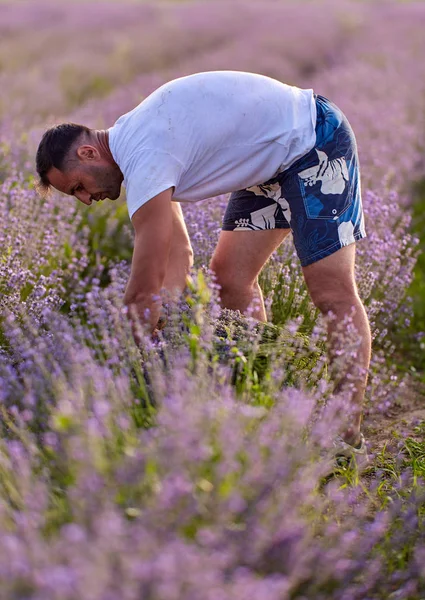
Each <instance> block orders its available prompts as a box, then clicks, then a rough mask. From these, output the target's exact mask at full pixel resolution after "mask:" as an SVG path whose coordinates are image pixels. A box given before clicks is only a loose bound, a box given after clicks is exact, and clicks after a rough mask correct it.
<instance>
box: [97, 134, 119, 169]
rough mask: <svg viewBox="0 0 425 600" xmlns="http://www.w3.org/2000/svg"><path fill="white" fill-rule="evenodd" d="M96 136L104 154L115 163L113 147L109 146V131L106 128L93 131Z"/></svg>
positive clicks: (100, 149)
mask: <svg viewBox="0 0 425 600" xmlns="http://www.w3.org/2000/svg"><path fill="white" fill-rule="evenodd" d="M93 135H94V137H95V138H96V141H97V143H98V148H99V151H100V152H101V153H102V155H103V156H104V157H105V158H107V159H109V160H110V161H111V162H113V163H115V160H114V157H113V156H112V152H111V149H110V147H109V132H108V131H106V130H105V129H99V130H96V131H94V132H93Z"/></svg>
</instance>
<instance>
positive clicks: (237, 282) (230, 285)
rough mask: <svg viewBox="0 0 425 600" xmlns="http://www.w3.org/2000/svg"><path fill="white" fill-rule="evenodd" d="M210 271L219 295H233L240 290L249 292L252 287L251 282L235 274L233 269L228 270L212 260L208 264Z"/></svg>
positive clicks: (223, 265) (225, 266) (224, 265)
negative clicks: (217, 286) (218, 287)
mask: <svg viewBox="0 0 425 600" xmlns="http://www.w3.org/2000/svg"><path fill="white" fill-rule="evenodd" d="M210 269H211V271H213V273H214V276H215V280H216V283H217V284H218V285H219V286H220V295H221V296H223V295H227V294H234V293H236V292H240V291H242V290H250V289H252V287H253V283H255V282H252V281H248V280H247V279H246V278H245V277H243V276H241V274H240V273H235V271H234V269H229V267H228V266H227V265H226V264H223V263H221V262H219V261H215V260H214V259H213V260H212V261H211V263H210Z"/></svg>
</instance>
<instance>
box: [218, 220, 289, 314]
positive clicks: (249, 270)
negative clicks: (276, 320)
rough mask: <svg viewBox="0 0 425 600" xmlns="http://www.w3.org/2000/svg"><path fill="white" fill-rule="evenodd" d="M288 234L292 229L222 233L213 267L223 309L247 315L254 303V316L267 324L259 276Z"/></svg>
mask: <svg viewBox="0 0 425 600" xmlns="http://www.w3.org/2000/svg"><path fill="white" fill-rule="evenodd" d="M288 233H289V229H268V230H264V231H263V230H262V231H222V232H221V233H220V237H219V240H218V244H217V247H216V249H215V252H214V255H213V257H212V259H211V264H210V267H211V270H212V271H214V273H215V274H216V277H217V283H218V284H219V285H220V287H221V290H220V300H221V305H222V306H223V307H224V308H230V309H232V310H240V311H241V312H243V313H245V312H246V311H247V310H248V308H249V307H250V306H251V307H252V305H253V302H255V303H256V306H255V307H254V310H253V311H252V312H250V314H251V316H252V317H253V318H254V319H257V320H258V321H267V316H266V311H265V307H264V300H263V294H262V292H261V289H260V286H259V285H258V275H259V273H260V271H261V269H262V268H263V266H264V264H265V263H266V262H267V260H268V259H269V257H270V255H271V254H272V252H274V250H276V248H277V247H278V246H279V245H280V244H281V243H282V241H283V239H284V238H285V237H286V236H287V235H288Z"/></svg>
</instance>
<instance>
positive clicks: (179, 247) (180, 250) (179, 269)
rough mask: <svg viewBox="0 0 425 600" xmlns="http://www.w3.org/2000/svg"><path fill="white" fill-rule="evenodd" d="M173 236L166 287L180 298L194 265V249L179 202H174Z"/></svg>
mask: <svg viewBox="0 0 425 600" xmlns="http://www.w3.org/2000/svg"><path fill="white" fill-rule="evenodd" d="M171 205H172V212H173V236H172V240H171V247H170V253H169V256H168V264H167V273H166V275H165V280H164V287H165V288H166V290H167V291H168V292H169V293H170V294H171V297H172V298H174V299H177V298H179V296H180V294H181V292H182V291H183V290H184V288H185V286H186V278H187V276H188V274H189V271H190V268H191V267H192V265H193V251H192V246H191V244H190V240H189V235H188V233H187V229H186V225H185V222H184V217H183V212H182V209H181V206H180V204H179V203H178V202H172V203H171Z"/></svg>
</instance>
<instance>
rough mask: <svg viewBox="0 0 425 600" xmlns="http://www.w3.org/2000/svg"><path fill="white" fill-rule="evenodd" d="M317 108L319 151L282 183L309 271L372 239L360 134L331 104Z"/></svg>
mask: <svg viewBox="0 0 425 600" xmlns="http://www.w3.org/2000/svg"><path fill="white" fill-rule="evenodd" d="M316 105H317V126H316V146H315V147H314V148H313V149H312V150H311V151H310V152H309V153H308V154H306V155H305V156H304V157H303V158H302V159H300V160H299V161H297V163H295V164H294V165H292V167H290V169H288V170H287V171H286V172H284V173H282V179H281V183H282V193H283V195H284V196H285V198H286V199H287V201H288V204H289V206H290V209H291V228H292V231H293V235H294V243H295V247H296V249H297V253H298V256H299V258H300V260H301V265H302V266H303V267H305V266H307V265H310V264H312V263H315V262H316V261H318V260H321V259H323V258H325V257H327V256H330V255H331V254H333V253H334V252H336V251H338V250H340V249H341V248H343V247H344V246H348V245H350V244H353V243H354V242H356V241H357V240H359V239H362V238H364V237H366V231H365V224H364V215H363V209H362V200H361V185H360V170H359V164H358V155H357V145H356V140H355V137H354V133H353V131H352V129H351V127H350V124H349V123H348V121H347V119H346V117H345V116H344V114H343V113H342V112H341V111H340V110H339V109H338V108H337V107H336V106H335V105H334V104H332V103H331V102H330V101H328V100H326V99H323V98H321V97H318V99H317V102H316Z"/></svg>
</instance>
